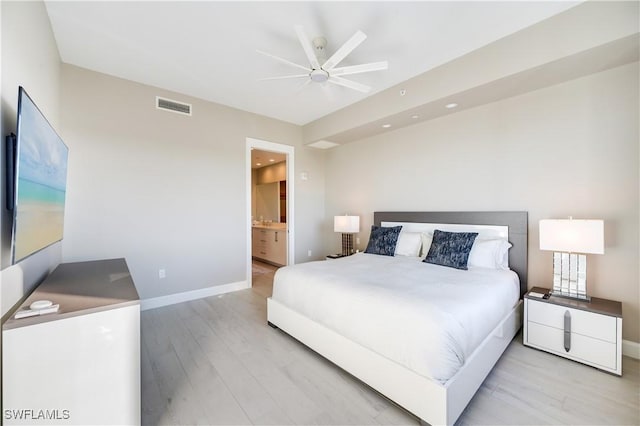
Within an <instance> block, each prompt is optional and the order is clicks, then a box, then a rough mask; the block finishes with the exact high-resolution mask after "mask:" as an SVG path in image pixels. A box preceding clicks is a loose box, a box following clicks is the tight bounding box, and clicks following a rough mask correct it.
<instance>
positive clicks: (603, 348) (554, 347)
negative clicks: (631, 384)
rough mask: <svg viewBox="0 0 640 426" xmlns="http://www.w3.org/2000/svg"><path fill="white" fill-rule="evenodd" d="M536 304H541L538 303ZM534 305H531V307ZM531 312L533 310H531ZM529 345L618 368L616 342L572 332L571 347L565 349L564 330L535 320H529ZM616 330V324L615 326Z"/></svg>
mask: <svg viewBox="0 0 640 426" xmlns="http://www.w3.org/2000/svg"><path fill="white" fill-rule="evenodd" d="M535 305H539V304H538V303H536V304H535ZM531 307H532V306H530V307H529V309H531ZM529 313H531V311H529ZM601 316H602V315H601ZM527 325H528V327H527V341H526V342H525V343H526V344H528V345H531V346H534V347H538V348H539V349H544V350H546V351H549V352H552V353H555V354H557V355H560V356H563V357H567V358H571V359H573V360H575V361H580V362H583V363H585V364H589V365H592V366H594V367H599V368H605V369H607V370H613V371H614V372H615V371H616V370H618V365H617V362H618V359H619V357H618V353H617V345H616V344H615V343H609V342H605V341H603V340H599V339H594V338H590V337H587V336H583V335H581V334H577V333H571V349H570V350H569V352H567V351H566V350H565V349H564V331H563V330H562V329H558V328H555V327H549V326H546V325H542V324H537V323H535V322H531V321H529V322H528V324H527ZM613 329H614V330H615V325H614V326H613Z"/></svg>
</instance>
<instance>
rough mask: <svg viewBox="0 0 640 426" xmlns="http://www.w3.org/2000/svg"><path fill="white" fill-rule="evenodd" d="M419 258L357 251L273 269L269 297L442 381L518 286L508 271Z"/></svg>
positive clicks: (511, 302) (507, 307)
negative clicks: (452, 265)
mask: <svg viewBox="0 0 640 426" xmlns="http://www.w3.org/2000/svg"><path fill="white" fill-rule="evenodd" d="M420 260H421V259H419V258H410V257H404V256H396V257H390V256H378V255H372V254H364V253H359V254H355V255H353V256H350V257H346V258H341V259H337V260H328V261H319V262H309V263H303V264H298V265H293V266H289V267H285V268H281V269H279V270H278V271H277V272H276V275H275V279H274V285H273V296H272V297H273V299H274V300H276V301H278V302H280V303H281V304H283V305H285V306H287V307H289V308H290V309H293V310H295V311H297V312H299V313H301V314H303V315H305V316H306V317H308V318H310V319H312V320H314V321H316V322H318V323H320V324H323V325H324V326H326V327H328V328H330V329H332V330H333V331H335V332H337V333H339V334H341V335H342V336H344V337H346V338H348V339H350V340H352V341H354V342H357V343H359V344H360V345H362V346H364V347H366V348H368V349H370V350H372V351H374V352H376V353H378V354H380V355H382V356H384V357H386V358H388V359H390V360H393V361H395V362H397V363H399V364H401V365H403V366H405V367H407V368H409V369H411V370H413V371H415V372H416V373H418V374H420V375H422V376H424V377H427V378H430V379H434V380H438V381H440V382H443V383H444V382H446V381H447V380H448V379H449V378H451V377H452V376H453V375H454V374H455V373H456V372H457V371H458V369H459V368H460V367H461V366H462V365H463V364H464V362H465V360H466V359H467V358H468V357H469V356H470V355H471V354H472V353H473V351H474V350H475V349H476V348H477V347H478V345H479V344H480V343H481V342H482V341H483V340H484V339H485V338H486V337H487V336H488V334H489V332H490V331H491V330H493V329H494V328H495V327H496V326H497V325H498V323H499V322H500V321H501V320H502V319H503V318H504V317H505V316H506V314H507V313H508V312H510V311H511V310H512V309H513V308H514V306H515V305H516V304H517V302H518V299H519V297H520V285H519V280H518V276H517V275H516V274H515V273H514V272H513V271H503V270H492V269H484V268H473V269H469V270H468V271H461V270H457V269H452V268H446V267H442V266H437V265H431V264H428V263H423V262H421V261H420ZM276 325H277V324H276Z"/></svg>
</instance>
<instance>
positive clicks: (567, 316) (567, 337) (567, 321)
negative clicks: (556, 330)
mask: <svg viewBox="0 0 640 426" xmlns="http://www.w3.org/2000/svg"><path fill="white" fill-rule="evenodd" d="M564 350H565V351H567V352H569V351H570V350H571V313H570V312H569V311H565V312H564Z"/></svg>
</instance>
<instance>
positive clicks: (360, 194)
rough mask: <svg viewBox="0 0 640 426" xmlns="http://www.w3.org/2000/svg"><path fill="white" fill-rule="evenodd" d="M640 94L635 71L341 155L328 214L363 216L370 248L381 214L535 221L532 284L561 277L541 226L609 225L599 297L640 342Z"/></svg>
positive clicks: (592, 287)
mask: <svg viewBox="0 0 640 426" xmlns="http://www.w3.org/2000/svg"><path fill="white" fill-rule="evenodd" d="M638 89H639V87H638V63H637V62H636V63H633V64H630V65H626V66H622V67H619V68H615V69H612V70H609V71H605V72H602V73H598V74H593V75H591V76H588V77H584V78H580V79H577V80H573V81H570V82H567V83H563V84H560V85H557V86H552V87H549V88H546V89H542V90H538V91H535V92H530V93H527V94H525V95H521V96H517V97H514V98H510V99H506V100H503V101H500V102H496V103H492V104H488V105H484V106H481V107H477V108H473V109H469V110H465V111H461V112H459V113H456V114H452V115H449V116H445V117H441V118H438V119H435V120H432V121H429V122H426V123H423V124H417V125H414V126H411V127H406V128H403V129H398V130H397V131H394V132H389V133H385V134H382V135H379V136H376V137H371V138H368V139H363V140H360V141H357V142H354V143H350V144H347V145H343V146H340V147H338V148H334V149H332V150H330V151H329V152H328V154H327V158H326V181H327V186H326V193H327V198H326V216H327V217H332V216H333V215H335V214H343V213H344V212H346V211H348V212H349V213H352V214H359V215H360V216H361V220H362V222H361V229H363V230H364V231H363V232H361V234H360V235H359V236H360V238H361V244H360V248H361V249H362V248H364V247H366V243H367V239H368V234H369V232H368V229H369V227H370V225H371V222H372V220H373V212H374V211H377V210H387V211H394V210H396V211H401V210H439V211H447V210H454V211H455V210H525V211H528V212H529V286H534V285H537V286H548V285H549V280H550V277H551V273H552V264H551V253H549V252H542V251H540V250H539V249H538V225H537V224H538V221H539V220H540V219H546V218H564V217H567V216H569V215H572V216H573V217H575V218H596V219H604V221H605V244H606V248H605V251H606V252H605V254H604V255H602V256H599V255H590V256H588V261H587V262H588V268H589V270H588V281H587V285H588V289H589V293H590V294H591V295H593V296H599V297H606V298H611V299H614V300H620V301H622V302H623V315H624V325H623V337H624V338H625V339H628V340H632V341H635V342H638V341H640V329H639V324H640V315H639V312H638V311H639V305H640V300H639V299H640V294H639V287H640V286H639V275H638V267H637V263H638V258H639V249H638V239H639V235H638V232H639V226H638V222H639V212H638V209H639V207H638V204H639V197H638V194H639V192H638V186H639V176H638V168H639V162H638V156H639V153H638V150H639V131H638V116H639V107H638V102H639V99H638ZM346 182H348V184H346ZM324 232H325V234H324V235H325V236H326V238H328V239H327V240H326V241H327V252H333V251H336V250H338V247H339V240H338V238H332V237H333V236H332V235H331V234H332V233H331V230H330V227H329V225H327V226H325V229H324Z"/></svg>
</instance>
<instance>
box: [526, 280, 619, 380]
mask: <svg viewBox="0 0 640 426" xmlns="http://www.w3.org/2000/svg"><path fill="white" fill-rule="evenodd" d="M531 292H537V293H544V294H546V293H548V292H549V289H546V288H540V287H534V288H532V289H531V291H530V292H528V293H527V294H525V296H524V336H523V341H524V344H525V345H527V346H531V347H532V348H536V349H541V350H543V351H547V352H550V353H552V354H555V355H559V356H562V357H565V358H568V359H571V360H574V361H578V362H581V363H583V364H587V365H590V366H592V367H596V368H599V369H601V370H604V371H607V372H609V373H613V374H617V375H619V376H621V375H622V304H621V303H620V302H615V301H612V300H607V299H599V298H597V297H592V298H591V301H590V302H587V301H582V300H574V299H567V298H562V297H554V296H551V297H550V298H548V299H541V298H538V297H534V296H531V295H530V293H531Z"/></svg>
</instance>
